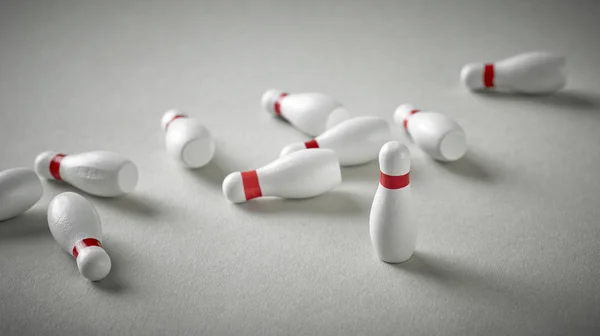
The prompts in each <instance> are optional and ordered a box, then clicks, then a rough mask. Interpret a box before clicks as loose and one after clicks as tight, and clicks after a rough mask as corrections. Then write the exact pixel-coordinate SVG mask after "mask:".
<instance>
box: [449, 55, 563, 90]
mask: <svg viewBox="0 0 600 336" xmlns="http://www.w3.org/2000/svg"><path fill="white" fill-rule="evenodd" d="M565 64H566V60H565V58H564V57H563V56H558V55H553V54H551V53H547V52H543V51H534V52H527V53H523V54H519V55H516V56H513V57H509V58H506V59H504V60H501V61H498V62H496V63H471V64H467V65H465V66H464V67H463V68H462V71H461V73H460V78H461V81H462V82H463V83H464V85H465V86H466V87H467V88H469V89H471V90H482V89H493V90H500V91H512V92H517V93H526V94H543V93H552V92H555V91H558V90H560V89H562V88H563V87H564V86H565V85H566V84H567V76H566V74H565Z"/></svg>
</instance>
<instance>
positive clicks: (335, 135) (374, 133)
mask: <svg viewBox="0 0 600 336" xmlns="http://www.w3.org/2000/svg"><path fill="white" fill-rule="evenodd" d="M390 140H392V130H391V129H390V125H389V123H388V122H387V121H386V120H385V119H383V118H379V117H358V118H352V119H349V120H346V121H343V122H341V123H339V124H337V125H336V126H333V127H332V128H330V129H328V130H327V131H325V133H323V134H321V135H319V136H318V137H316V138H315V139H313V140H310V141H307V142H305V143H301V142H298V143H293V144H291V145H289V146H287V147H285V148H284V149H283V150H282V151H281V154H280V156H284V155H287V154H289V153H292V152H297V151H299V150H302V149H307V148H327V149H331V150H333V151H334V152H335V153H336V154H337V156H338V159H339V160H340V165H342V166H354V165H359V164H363V163H367V162H370V161H373V160H375V159H377V155H378V154H379V150H380V149H381V146H383V145H384V144H385V143H386V142H388V141H390Z"/></svg>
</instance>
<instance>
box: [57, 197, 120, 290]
mask: <svg viewBox="0 0 600 336" xmlns="http://www.w3.org/2000/svg"><path fill="white" fill-rule="evenodd" d="M48 227H49V228H50V233H51V234H52V236H53V237H54V240H56V242H57V243H58V245H60V247H62V248H63V250H65V251H66V252H67V253H69V254H72V255H73V257H75V260H76V261H77V267H78V268H79V272H80V273H81V275H83V276H84V277H85V278H86V279H88V280H91V281H98V280H101V279H104V278H105V277H106V276H107V275H108V273H109V272H110V268H111V261H110V257H109V256H108V254H107V253H106V251H104V249H103V248H102V226H101V224H100V217H98V213H97V212H96V209H95V208H94V206H93V205H92V204H91V203H90V202H89V201H88V200H87V199H85V198H84V197H83V196H81V195H79V194H76V193H73V192H65V193H62V194H59V195H57V196H56V197H54V199H52V201H51V202H50V204H49V205H48Z"/></svg>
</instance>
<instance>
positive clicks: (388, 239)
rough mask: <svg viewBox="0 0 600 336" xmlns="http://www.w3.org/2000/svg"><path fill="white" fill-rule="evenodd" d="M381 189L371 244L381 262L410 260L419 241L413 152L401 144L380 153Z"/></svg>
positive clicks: (373, 213)
mask: <svg viewBox="0 0 600 336" xmlns="http://www.w3.org/2000/svg"><path fill="white" fill-rule="evenodd" d="M379 166H380V169H381V173H380V181H379V187H378V188H377V192H376V193H375V197H374V198H373V205H372V206H371V214H370V218H369V231H370V235H371V242H372V244H373V248H374V249H375V253H376V254H377V256H378V257H379V259H381V260H383V261H385V262H388V263H400V262H403V261H406V260H408V259H409V258H410V257H411V256H412V254H413V252H414V250H415V244H416V241H417V234H418V227H417V224H416V222H415V221H414V218H413V216H412V213H411V211H412V208H411V192H410V178H409V176H410V152H409V151H408V148H406V146H405V145H403V144H401V143H399V142H398V141H390V142H388V143H386V144H385V145H383V147H382V148H381V152H380V153H379Z"/></svg>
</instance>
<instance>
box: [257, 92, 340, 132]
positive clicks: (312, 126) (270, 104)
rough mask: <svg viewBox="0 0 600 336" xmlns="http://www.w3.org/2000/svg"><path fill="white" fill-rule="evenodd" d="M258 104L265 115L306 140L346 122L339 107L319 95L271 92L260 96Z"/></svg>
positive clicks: (312, 93)
mask: <svg viewBox="0 0 600 336" xmlns="http://www.w3.org/2000/svg"><path fill="white" fill-rule="evenodd" d="M261 104H262V106H263V108H264V109H265V110H267V111H268V112H270V113H273V114H275V115H277V116H279V117H282V118H284V119H285V120H287V121H288V122H289V123H290V124H292V125H293V126H294V127H296V128H297V129H299V130H300V131H302V132H304V133H306V134H308V135H310V136H317V135H319V134H321V133H323V132H325V131H326V130H328V129H330V128H331V127H333V126H335V125H337V124H339V123H340V122H342V121H344V120H346V119H348V118H350V115H349V114H348V111H346V109H345V108H344V107H343V106H342V104H340V103H339V102H338V101H336V100H335V99H333V98H331V97H329V96H327V95H324V94H322V93H314V92H311V93H294V94H289V93H285V92H281V91H279V90H275V89H271V90H268V91H267V92H265V93H264V94H263V96H262V100H261Z"/></svg>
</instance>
